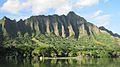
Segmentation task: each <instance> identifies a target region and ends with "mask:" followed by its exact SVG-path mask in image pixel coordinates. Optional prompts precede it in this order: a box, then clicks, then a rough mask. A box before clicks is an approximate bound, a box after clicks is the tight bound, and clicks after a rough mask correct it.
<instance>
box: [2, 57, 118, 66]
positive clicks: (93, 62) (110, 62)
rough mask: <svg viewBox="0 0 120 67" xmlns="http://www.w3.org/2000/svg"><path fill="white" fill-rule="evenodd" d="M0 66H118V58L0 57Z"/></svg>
mask: <svg viewBox="0 0 120 67" xmlns="http://www.w3.org/2000/svg"><path fill="white" fill-rule="evenodd" d="M0 67H120V58H98V59H86V58H83V59H44V60H30V59H9V60H5V59H0Z"/></svg>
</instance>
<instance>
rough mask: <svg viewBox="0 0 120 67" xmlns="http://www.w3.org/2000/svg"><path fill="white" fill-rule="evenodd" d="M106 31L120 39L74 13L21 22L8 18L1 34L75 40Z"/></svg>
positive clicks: (1, 24) (42, 16) (37, 17)
mask: <svg viewBox="0 0 120 67" xmlns="http://www.w3.org/2000/svg"><path fill="white" fill-rule="evenodd" d="M103 30H104V31H106V32H107V33H109V34H110V35H111V36H114V37H118V38H120V35H118V34H113V32H111V31H109V30H107V29H106V28H104V27H97V26H96V25H94V24H92V23H90V22H87V21H86V20H85V19H84V18H83V17H80V16H78V15H77V14H75V13H74V12H73V11H70V12H69V13H68V14H67V15H60V16H59V15H56V14H54V15H48V16H45V15H38V16H31V17H30V18H27V19H25V20H22V19H20V20H19V21H16V20H11V19H9V18H7V17H6V16H5V17H3V18H2V19H1V21H0V32H1V33H2V34H3V36H6V35H8V36H11V37H12V36H17V33H18V32H20V33H22V34H25V33H28V34H29V35H32V34H35V35H38V34H45V33H53V34H55V35H57V36H62V37H69V36H72V35H74V37H75V38H77V39H78V38H80V36H89V35H92V36H94V34H100V33H101V31H103Z"/></svg>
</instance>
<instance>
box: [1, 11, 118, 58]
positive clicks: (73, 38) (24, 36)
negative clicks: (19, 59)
mask: <svg viewBox="0 0 120 67" xmlns="http://www.w3.org/2000/svg"><path fill="white" fill-rule="evenodd" d="M0 44H1V45H0V56H11V55H12V56H18V55H19V56H25V57H26V56H30V57H31V56H32V57H34V56H38V57H39V56H46V57H55V56H57V57H61V56H62V57H66V56H67V57H68V56H81V55H82V56H93V57H119V56H120V36H119V35H118V34H114V33H112V32H111V31H109V30H107V29H106V28H104V27H97V26H96V25H94V24H92V23H90V22H87V21H86V20H85V19H84V18H83V17H80V16H78V15H77V14H75V13H74V12H72V11H71V12H69V13H68V15H66V16H65V15H61V16H58V15H48V16H44V15H39V16H31V17H30V18H27V19H25V20H22V19H20V20H19V21H18V22H16V21H15V20H11V19H9V18H7V17H4V18H3V19H1V20H0ZM16 54H18V55H16Z"/></svg>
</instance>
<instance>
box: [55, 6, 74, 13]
mask: <svg viewBox="0 0 120 67" xmlns="http://www.w3.org/2000/svg"><path fill="white" fill-rule="evenodd" d="M71 10H72V8H71V7H70V6H68V5H65V6H62V7H60V8H58V9H56V11H55V13H56V14H59V15H62V14H67V13H68V12H69V11H71Z"/></svg>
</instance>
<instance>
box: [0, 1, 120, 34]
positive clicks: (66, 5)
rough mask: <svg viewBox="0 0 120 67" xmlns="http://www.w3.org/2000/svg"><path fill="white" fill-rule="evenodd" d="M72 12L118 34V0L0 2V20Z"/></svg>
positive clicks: (119, 16)
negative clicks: (5, 17)
mask: <svg viewBox="0 0 120 67" xmlns="http://www.w3.org/2000/svg"><path fill="white" fill-rule="evenodd" d="M69 11H74V12H75V13H76V14H78V15H79V16H81V17H84V18H85V19H86V20H87V21H88V22H91V23H93V24H95V25H97V26H98V27H99V26H104V27H106V28H107V29H109V30H111V31H113V32H114V33H118V34H120V0H0V19H2V18H3V17H4V16H7V17H9V18H10V19H16V20H17V21H18V20H19V19H26V18H29V17H30V16H34V15H53V14H58V15H62V14H65V15H67V14H68V13H69Z"/></svg>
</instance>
